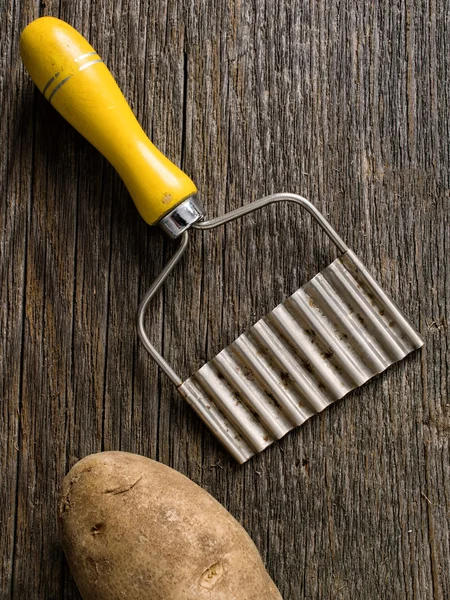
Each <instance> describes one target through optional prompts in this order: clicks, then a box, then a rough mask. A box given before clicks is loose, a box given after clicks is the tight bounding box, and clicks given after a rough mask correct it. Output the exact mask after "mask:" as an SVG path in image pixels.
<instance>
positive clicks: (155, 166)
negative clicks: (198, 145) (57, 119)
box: [20, 17, 197, 225]
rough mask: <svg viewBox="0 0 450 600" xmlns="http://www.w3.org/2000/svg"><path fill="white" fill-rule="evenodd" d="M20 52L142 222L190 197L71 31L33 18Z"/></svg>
mask: <svg viewBox="0 0 450 600" xmlns="http://www.w3.org/2000/svg"><path fill="white" fill-rule="evenodd" d="M20 53H21V56H22V60H23V62H24V65H25V67H26V69H27V71H28V72H29V73H30V75H31V78H32V79H33V81H34V82H35V84H36V85H37V87H38V88H39V89H40V91H41V92H42V93H43V94H44V96H45V97H46V98H47V100H49V102H50V103H51V104H52V105H53V106H54V107H55V108H56V110H57V111H58V112H60V113H61V115H62V116H63V117H64V118H65V119H66V120H67V121H68V122H69V123H71V125H73V126H74V127H75V129H77V130H78V131H79V132H80V133H81V134H82V135H83V136H84V137H85V138H86V139H87V140H89V141H90V142H91V143H92V144H93V145H94V146H95V147H96V148H97V149H98V150H100V152H101V153H102V154H103V155H104V156H105V157H106V158H107V159H108V160H109V162H110V163H111V164H112V165H113V166H114V168H115V169H116V170H117V172H118V173H119V175H120V176H121V178H122V179H123V181H124V183H125V185H126V186H127V188H128V191H129V192H130V194H131V197H132V198H133V200H134V202H135V204H136V206H137V208H138V210H139V212H140V214H141V216H142V217H143V218H144V219H145V221H147V223H149V224H150V225H153V224H155V223H157V222H158V221H159V220H160V219H161V218H162V217H163V216H164V215H165V214H166V213H168V212H169V211H170V210H171V209H173V208H174V207H175V206H177V205H178V204H180V202H182V201H183V200H185V199H186V198H188V197H189V196H192V195H193V194H195V193H196V191H197V188H196V187H195V184H194V183H193V182H192V181H191V179H189V177H188V176H187V175H186V174H185V173H183V171H181V170H180V169H179V168H178V167H177V166H175V165H174V164H173V163H172V162H170V160H168V159H167V158H166V157H165V156H164V155H163V154H162V153H161V152H160V151H159V150H158V149H157V148H156V147H155V146H154V145H153V144H152V142H151V141H150V140H149V139H148V137H147V136H146V135H145V133H144V132H143V130H142V128H141V127H140V125H139V123H138V122H137V120H136V118H135V116H134V115H133V113H132V111H131V109H130V107H129V106H128V103H127V101H126V100H125V98H124V97H123V95H122V92H121V91H120V89H119V87H118V86H117V84H116V82H115V80H114V78H113V76H112V75H111V73H110V72H109V70H108V69H107V67H106V66H105V64H104V63H103V61H102V59H101V58H100V57H99V55H98V54H97V53H96V51H95V50H94V49H93V48H92V46H91V45H90V44H89V43H88V42H87V41H86V40H85V39H84V37H83V36H82V35H81V34H79V33H78V32H77V31H76V30H75V29H73V27H71V26H70V25H68V24H67V23H65V22H64V21H61V20H60V19H55V18H53V17H42V18H40V19H36V21H33V22H32V23H30V25H28V27H26V29H25V30H24V31H23V33H22V36H21V38H20Z"/></svg>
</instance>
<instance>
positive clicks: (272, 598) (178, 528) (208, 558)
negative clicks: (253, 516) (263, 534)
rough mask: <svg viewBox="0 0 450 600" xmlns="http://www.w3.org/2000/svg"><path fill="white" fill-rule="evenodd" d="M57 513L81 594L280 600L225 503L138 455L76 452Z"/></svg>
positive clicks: (114, 598) (153, 599)
mask: <svg viewBox="0 0 450 600" xmlns="http://www.w3.org/2000/svg"><path fill="white" fill-rule="evenodd" d="M58 520H59V526H60V527H59V529H60V538H61V542H62V546H63V548H64V552H65V554H66V557H67V560H68V563H69V566H70V568H71V571H72V574H73V576H74V579H75V581H76V584H77V586H78V589H79V590H80V592H81V595H82V596H83V598H84V600H119V599H122V600H123V599H127V600H200V599H201V600H282V598H281V596H280V593H279V592H278V590H277V589H276V587H275V585H274V583H273V582H272V580H271V579H270V577H269V575H268V573H267V571H266V570H265V568H264V566H263V563H262V561H261V557H260V556H259V554H258V551H257V549H256V546H255V545H254V543H253V542H252V540H251V539H250V537H249V536H248V535H247V533H246V532H245V530H244V529H243V528H242V527H241V526H240V525H239V523H238V522H237V521H236V520H235V519H234V518H233V517H232V516H231V515H230V514H229V513H228V512H227V511H226V510H225V508H224V507H223V506H222V505H221V504H219V503H218V502H217V501H216V500H215V499H214V498H213V497H212V496H210V495H209V494H208V493H207V492H206V491H205V490H203V489H201V488H200V487H199V486H198V485H196V484H195V483H193V482H192V481H190V480H189V479H187V477H184V476H183V475H181V473H178V472H177V471H174V470H173V469H170V468H169V467H166V466H165V465H162V464H161V463H158V462H155V461H153V460H150V459H148V458H145V457H143V456H138V455H136V454H129V453H127V452H102V453H100V454H92V455H90V456H87V457H86V458H83V459H82V460H81V461H80V462H78V463H77V464H76V465H75V466H74V467H73V468H72V469H71V470H70V472H69V473H68V475H67V476H66V478H65V479H64V482H63V487H62V493H61V498H60V504H59V514H58Z"/></svg>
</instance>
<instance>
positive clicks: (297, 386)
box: [178, 251, 423, 463]
mask: <svg viewBox="0 0 450 600" xmlns="http://www.w3.org/2000/svg"><path fill="white" fill-rule="evenodd" d="M422 345H423V340H422V338H421V337H420V335H419V334H418V332H417V331H416V330H415V329H414V327H413V326H412V325H411V323H410V322H409V321H408V319H407V318H406V317H405V316H404V315H403V313H402V312H401V311H400V309H399V308H398V307H397V306H396V304H395V303H394V302H393V301H392V300H391V299H390V298H389V297H388V296H387V294H386V293H385V292H384V291H383V290H382V289H381V287H380V286H379V285H378V284H377V283H376V281H375V280H374V279H373V277H372V276H371V275H370V274H369V272H368V271H367V269H366V268H365V266H364V265H363V264H362V263H361V261H360V260H359V259H358V258H357V257H356V255H355V254H354V253H353V252H352V251H348V252H346V253H345V254H343V255H342V256H341V257H339V258H338V259H336V260H335V261H334V262H333V263H331V265H329V266H328V267H327V268H326V269H324V270H323V271H321V272H320V273H319V274H318V275H316V276H315V277H313V278H312V279H311V281H309V282H308V283H307V284H306V285H304V286H303V287H302V288H300V289H299V290H297V291H296V292H295V293H294V294H293V295H292V296H290V297H289V298H287V299H286V300H285V301H284V302H282V303H281V304H279V305H278V306H277V307H276V308H275V309H274V310H273V311H272V312H271V313H269V314H268V315H267V316H266V317H264V318H262V319H260V320H259V321H258V322H257V323H255V325H253V327H251V329H250V330H249V331H248V332H246V333H243V334H242V335H241V336H239V337H238V338H237V340H235V341H234V342H233V343H232V344H230V346H228V347H227V348H225V349H224V350H222V351H221V352H220V353H219V354H218V355H217V356H216V357H215V358H213V360H211V361H209V362H208V363H206V364H205V365H203V367H201V368H200V369H199V370H198V371H197V372H196V373H194V375H192V376H191V377H189V378H188V379H187V380H186V381H185V382H184V383H183V384H182V385H181V386H180V387H179V388H178V390H179V392H180V394H181V395H182V396H183V397H184V398H185V399H186V400H187V402H188V403H189V404H190V405H191V406H192V408H193V409H194V410H195V411H196V412H197V414H198V415H199V416H200V418H201V419H202V420H203V421H204V422H205V424H206V425H208V427H209V428H210V429H211V431H212V432H213V433H214V434H215V435H216V436H217V438H218V439H219V440H220V441H221V443H222V444H223V445H224V446H225V448H226V449H227V450H228V451H229V452H230V453H231V454H232V456H233V457H234V458H235V459H236V460H237V461H238V462H239V463H243V462H245V461H246V460H248V459H249V458H251V457H252V456H253V455H254V454H256V453H258V452H260V451H261V450H263V449H264V448H266V447H267V446H269V445H270V444H272V443H273V442H274V441H275V440H277V439H279V438H281V437H282V436H283V435H285V434H286V433H287V432H288V431H290V430H291V429H293V428H294V427H296V426H298V425H301V424H302V423H303V422H304V421H306V419H308V418H309V417H311V416H312V415H313V414H316V413H318V412H320V411H322V410H323V409H324V408H325V407H326V406H328V405H329V404H331V403H332V402H334V401H336V400H338V399H339V398H342V397H343V396H345V395H346V394H347V393H348V392H350V391H351V390H352V389H354V388H356V387H359V386H360V385H362V384H363V383H365V382H366V381H368V380H369V379H371V378H372V377H373V376H374V375H376V374H378V373H381V372H382V371H384V370H385V369H386V368H387V367H388V366H389V365H391V364H393V363H395V362H397V361H398V360H401V359H402V358H404V357H405V356H406V355H407V354H409V353H410V352H412V351H413V350H416V349H417V348H420V347H421V346H422Z"/></svg>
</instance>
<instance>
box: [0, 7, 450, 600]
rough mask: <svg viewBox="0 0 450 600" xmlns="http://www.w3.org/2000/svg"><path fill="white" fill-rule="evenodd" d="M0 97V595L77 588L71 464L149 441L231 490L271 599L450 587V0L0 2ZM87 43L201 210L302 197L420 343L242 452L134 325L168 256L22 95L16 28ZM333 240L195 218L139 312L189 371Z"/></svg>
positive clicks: (296, 222) (27, 94)
mask: <svg viewBox="0 0 450 600" xmlns="http://www.w3.org/2000/svg"><path fill="white" fill-rule="evenodd" d="M4 13H5V17H4V19H3V20H2V24H1V25H0V27H1V31H2V40H3V43H2V50H1V61H2V69H1V72H0V94H1V99H2V119H1V120H0V140H1V150H0V152H1V156H2V160H1V161H0V169H1V177H0V180H1V185H2V202H1V203H0V253H1V254H0V269H1V274H0V281H1V285H0V296H1V304H0V335H1V345H0V348H1V349H0V368H1V371H2V375H3V377H2V381H1V384H0V392H1V398H2V419H1V422H0V429H1V430H0V445H1V446H0V452H1V460H2V464H1V469H2V478H1V479H2V484H1V486H0V507H1V508H0V511H1V520H0V523H1V534H2V544H1V551H0V556H1V564H0V597H2V598H14V599H15V598H17V599H19V598H24V597H30V598H46V599H47V598H57V597H59V598H73V599H75V598H79V595H78V592H77V591H76V588H75V586H74V583H73V581H72V579H71V577H70V573H69V572H68V569H67V566H66V565H65V562H64V560H63V557H62V553H61V550H60V548H59V545H58V542H57V529H56V518H55V516H56V502H57V500H56V498H57V490H58V487H59V485H60V482H61V480H62V478H63V476H64V474H65V473H66V472H67V470H68V468H69V467H70V466H72V465H73V464H74V463H75V462H76V461H77V460H78V459H79V458H81V457H82V456H84V455H86V454H89V453H91V452H96V451H99V450H102V449H105V450H106V449H122V450H128V451H131V452H138V453H142V454H145V455H147V456H149V457H151V458H155V459H157V460H161V461H162V462H164V463H165V464H168V465H170V466H172V467H174V468H176V469H178V470H180V471H181V472H183V473H185V474H186V475H188V476H189V477H191V478H192V479H193V480H194V481H196V482H197V483H199V484H200V485H202V486H203V487H205V488H206V489H207V490H208V491H210V492H211V493H212V494H213V495H214V496H215V497H216V498H218V500H220V501H221V502H222V503H223V504H224V505H225V506H226V507H227V508H228V509H229V510H230V511H231V512H232V514H234V515H235V516H236V517H237V518H238V519H239V520H240V522H241V523H242V524H243V525H244V526H245V527H246V529H247V530H248V531H249V533H250V535H251V536H252V537H253V539H254V540H255V542H256V544H257V545H258V547H259V549H260V550H261V552H262V555H263V557H264V559H265V562H266V564H267V566H268V569H269V571H270V573H271V575H272V576H273V578H274V580H275V581H276V583H277V585H278V586H279V588H280V591H281V593H282V595H283V597H284V598H285V600H290V599H292V600H294V599H295V600H297V599H298V598H308V599H310V598H314V599H331V598H333V599H348V598H370V599H375V598H380V597H383V598H392V599H398V598H406V599H414V600H422V599H423V600H428V599H439V600H440V599H445V598H448V597H450V575H449V573H450V569H449V565H450V535H449V507H450V497H449V496H450V492H449V490H450V482H449V478H450V469H449V465H450V460H449V459H450V457H449V444H448V437H449V431H450V405H449V387H448V375H449V358H448V350H449V349H448V315H449V308H450V307H449V297H450V274H449V266H448V260H447V255H448V252H449V248H450V230H449V210H448V209H449V204H450V202H449V199H450V191H449V190H450V181H449V178H450V175H449V173H450V170H449V167H450V160H449V151H450V150H449V146H450V145H449V141H450V135H449V134H450V131H449V126H448V123H449V116H450V99H449V89H450V88H449V59H448V57H449V55H450V54H449V42H448V40H449V33H450V31H449V23H450V21H449V15H450V3H449V1H448V0H443V1H442V2H439V3H438V2H436V0H421V1H420V2H412V0H404V1H403V2H393V3H392V2H387V0H382V1H380V2H370V3H369V2H365V3H354V2H350V1H349V0H342V1H338V0H330V1H329V2H306V1H302V0H293V1H291V2H269V1H267V2H255V3H241V2H207V1H206V0H196V1H195V2H187V1H186V2H185V1H182V0H160V1H159V2H157V3H151V4H149V3H146V2H142V1H141V0H121V1H119V2H115V3H111V2H101V3H83V2H79V1H76V2H59V1H56V0H46V2H45V3H39V2H36V1H32V0H27V1H25V2H17V1H16V0H9V1H8V2H5V3H4ZM44 14H52V15H56V16H60V17H61V18H63V19H65V20H67V21H68V22H70V23H71V24H73V25H74V26H75V27H76V28H77V29H79V30H80V31H81V32H82V33H83V34H84V35H85V36H86V37H88V39H90V41H91V42H92V43H93V44H94V45H95V46H96V48H97V49H98V50H99V52H100V54H101V55H102V56H103V58H104V60H105V62H106V63H107V64H108V66H109V67H110V69H111V71H112V72H113V74H114V75H115V77H116V78H117V80H118V83H119V85H120V86H121V87H122V89H123V90H124V93H125V95H126V97H127V99H128V100H129V101H130V104H131V105H132V107H133V109H134V110H135V112H136V114H137V116H138V118H139V120H140V121H141V123H142V124H143V126H144V128H145V129H146V131H148V132H149V135H150V136H151V137H152V139H153V140H154V141H155V143H156V144H157V145H158V146H159V147H160V148H161V150H163V151H164V152H166V153H167V155H168V156H169V157H170V158H171V159H172V160H174V161H175V162H177V163H179V164H181V166H182V167H183V168H184V169H185V170H186V172H188V173H189V174H190V175H191V176H192V177H193V179H194V180H195V181H196V183H197V185H198V187H199V190H200V197H201V199H202V201H203V202H204V204H205V206H206V207H207V211H208V214H209V215H211V216H212V215H215V214H220V213H222V212H223V211H225V210H229V209H232V208H235V207H237V206H240V205H242V204H243V203H244V202H248V201H250V200H253V199H256V198H258V197H260V196H262V195H264V194H267V193H271V192H274V191H282V190H287V191H290V190H292V191H296V192H299V193H302V194H303V195H305V196H308V197H309V198H310V199H311V200H312V201H313V202H314V203H315V204H316V205H317V206H318V207H319V208H320V209H321V210H322V211H323V212H324V213H325V215H327V216H328V217H329V219H330V221H331V223H332V224H333V225H334V226H335V227H336V229H337V230H338V231H339V232H340V234H341V235H342V237H343V238H344V239H345V240H346V241H347V242H348V244H349V245H350V247H352V248H353V249H354V250H355V251H356V252H357V253H358V254H359V256H360V257H361V258H362V259H363V261H364V262H365V263H366V264H367V266H368V267H369V268H370V269H371V270H372V271H373V273H374V274H375V275H376V276H377V278H378V279H379V281H380V282H381V283H382V285H383V286H384V287H385V288H386V290H387V291H388V292H390V293H391V294H392V295H393V297H394V298H395V299H396V300H397V301H398V302H399V304H400V305H401V306H402V307H403V308H404V309H405V311H406V313H407V314H408V316H410V317H411V319H412V320H413V322H414V323H415V324H417V326H418V327H419V328H420V330H421V332H422V334H423V335H424V337H425V339H426V346H425V348H424V350H423V351H422V352H421V353H416V354H415V355H413V356H411V357H409V358H407V359H406V360H405V361H404V362H402V363H401V364H399V365H396V366H394V367H393V368H391V369H389V370H388V371H387V372H386V373H384V374H383V375H382V376H380V377H378V378H376V379H375V380H373V381H371V382H369V383H368V384H367V385H366V386H364V387H363V388H362V389H361V390H358V391H356V392H354V393H352V394H351V395H350V396H349V397H348V398H346V399H345V400H344V401H342V402H340V403H338V404H337V405H335V406H332V407H330V408H329V409H328V410H327V411H325V412H324V413H322V414H321V415H319V416H317V417H316V418H314V419H312V420H311V421H309V422H307V423H306V424H305V425H304V426H303V427H302V428H300V429H299V430H297V431H295V432H292V433H290V434H289V435H288V436H287V437H286V438H284V439H283V440H282V441H281V442H279V443H278V444H276V445H275V446H273V447H271V448H270V449H269V450H268V451H267V452H265V453H263V454H262V455H261V456H258V457H256V458H255V459H253V460H252V461H251V462H250V463H249V464H247V465H245V466H243V467H238V466H236V465H234V464H232V463H231V461H230V459H229V458H228V456H227V455H226V454H225V453H224V451H222V449H221V448H220V447H219V446H218V444H217V443H216V442H215V441H214V439H213V438H212V436H211V435H210V434H209V433H208V432H207V431H206V430H205V428H204V427H203V426H202V425H201V424H200V423H199V421H198V419H197V418H196V417H195V416H194V415H193V414H192V413H191V411H190V410H189V409H188V408H187V407H186V406H185V405H184V404H183V403H182V401H181V400H180V399H179V398H178V397H177V395H176V393H175V391H174V389H173V387H172V386H171V384H170V383H169V382H168V381H167V380H166V379H165V378H164V377H163V376H162V375H161V374H160V373H159V372H158V371H157V369H156V367H155V366H154V365H153V364H152V363H151V361H150V359H149V357H148V356H147V355H146V353H145V351H144V350H143V349H142V347H141V346H140V345H139V344H138V342H137V339H136V334H135V329H134V319H135V311H136V307H137V304H138V302H139V299H140V298H141V297H142V295H143V294H144V292H145V290H146V288H147V287H148V286H149V284H150V282H151V281H152V280H153V279H154V277H155V276H156V274H157V273H158V271H159V270H160V268H161V267H162V265H163V263H164V262H165V261H166V260H167V258H168V256H169V255H170V253H171V252H172V251H173V245H172V244H171V243H170V242H168V241H165V240H163V239H162V237H161V236H160V234H159V233H158V232H157V231H153V230H150V229H149V228H148V227H146V225H145V224H144V223H143V222H142V221H141V220H140V218H139V216H138V214H137V212H136V210H135V209H134V207H133V205H132V203H131V201H130V199H129V197H128V194H127V192H126V190H125V188H124V186H123V184H122V183H121V182H120V180H119V178H118V176H117V175H116V174H115V173H114V172H113V170H112V168H111V167H110V166H109V165H108V164H107V163H106V161H104V159H103V158H102V157H100V156H99V155H98V154H97V153H96V151H95V150H94V149H93V148H91V147H90V146H89V145H88V144H87V143H86V142H85V141H84V140H83V139H82V138H80V136H79V135H78V134H77V133H75V132H74V131H73V130H72V129H71V128H70V127H69V126H68V125H67V124H66V123H65V122H64V121H63V120H62V119H61V118H60V117H59V115H57V114H56V113H55V112H54V111H53V109H52V108H51V107H50V106H48V104H47V103H46V102H45V100H44V99H43V98H42V97H41V96H40V95H39V94H38V93H37V92H36V91H35V90H34V89H33V86H32V84H31V82H30V80H29V78H28V76H27V75H26V74H25V73H24V72H23V68H22V66H21V63H20V58H19V55H18V39H19V35H20V31H21V30H22V28H23V27H24V26H25V25H26V23H28V22H29V21H31V20H32V19H33V18H36V17H37V16H39V15H44ZM333 256H335V252H334V250H333V249H332V248H330V246H329V244H328V243H327V242H326V240H325V239H324V237H323V236H322V235H321V234H320V233H319V232H318V231H317V230H316V228H315V227H314V226H313V225H312V224H311V222H310V219H309V217H307V216H305V215H303V214H301V213H298V212H297V211H295V210H294V209H293V208H292V207H289V206H286V207H281V206H280V207H276V208H270V209H268V210H267V211H265V212H263V213H261V214H255V215H254V216H251V217H248V218H246V219H245V220H244V221H243V222H242V223H235V224H232V225H229V226H227V227H226V228H225V229H223V230H221V231H217V232H214V233H205V234H196V235H193V236H192V241H191V244H190V247H189V250H188V253H187V256H186V257H185V258H184V260H183V262H182V264H181V266H180V268H179V269H178V270H177V272H176V273H175V274H174V275H173V276H172V277H171V278H170V280H169V281H168V282H167V285H166V286H165V290H164V292H163V293H162V294H161V295H160V297H159V298H158V299H157V300H155V302H154V304H153V306H152V309H151V311H150V315H149V318H148V327H149V330H150V331H151V332H152V336H153V339H154V341H155V342H156V343H157V344H159V345H160V346H161V347H162V348H163V351H164V354H165V356H166V357H167V358H168V360H169V361H170V362H171V363H173V364H174V365H175V366H176V368H177V370H179V371H180V373H181V374H182V375H183V376H187V375H188V374H189V373H190V372H192V371H194V370H195V369H196V368H197V367H198V366H200V365H201V364H202V363H203V362H204V361H205V360H207V359H209V358H212V357H213V356H214V355H215V354H216V353H217V352H218V351H219V350H220V349H221V348H223V347H224V346H225V345H227V344H228V343H229V342H231V341H232V340H233V339H234V338H235V337H237V335H239V333H241V332H242V331H243V330H245V329H246V328H247V327H248V326H249V325H251V324H252V323H253V322H255V321H256V320H257V319H258V318H260V317H261V316H262V315H264V314H266V313H267V312H269V311H270V310H271V309H272V308H273V307H274V306H275V305H276V304H277V303H278V302H280V301H281V300H282V299H283V298H285V297H286V296H287V295H288V294H290V293H292V292H293V291H294V290H295V289H297V288H298V287H300V286H301V285H302V284H303V283H305V282H306V281H307V280H308V279H309V278H310V277H312V276H313V275H314V274H315V273H316V272H317V271H319V270H321V269H322V268H323V267H324V266H326V264H327V263H328V262H329V261H330V260H331V258H332V257H333Z"/></svg>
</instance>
